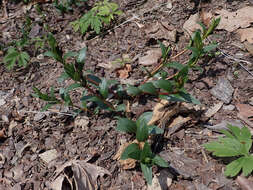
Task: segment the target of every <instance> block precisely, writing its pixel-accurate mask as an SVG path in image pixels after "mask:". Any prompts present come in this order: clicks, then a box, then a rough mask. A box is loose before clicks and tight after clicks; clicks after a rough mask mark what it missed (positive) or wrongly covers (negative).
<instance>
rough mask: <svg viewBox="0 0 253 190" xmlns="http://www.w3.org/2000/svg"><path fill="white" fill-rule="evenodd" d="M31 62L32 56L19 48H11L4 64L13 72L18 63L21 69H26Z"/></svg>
mask: <svg viewBox="0 0 253 190" xmlns="http://www.w3.org/2000/svg"><path fill="white" fill-rule="evenodd" d="M29 60H30V56H29V55H28V53H27V52H25V51H22V50H20V49H18V48H17V47H9V49H8V51H7V54H6V55H5V57H4V59H3V63H4V64H5V66H6V68H7V69H8V70H11V69H13V67H14V66H15V64H16V63H18V66H19V67H26V66H27V65H28V62H29Z"/></svg>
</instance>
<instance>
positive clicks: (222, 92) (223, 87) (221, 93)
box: [211, 77, 234, 104]
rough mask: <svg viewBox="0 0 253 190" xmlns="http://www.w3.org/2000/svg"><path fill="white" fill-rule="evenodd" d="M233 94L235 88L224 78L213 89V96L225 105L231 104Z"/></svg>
mask: <svg viewBox="0 0 253 190" xmlns="http://www.w3.org/2000/svg"><path fill="white" fill-rule="evenodd" d="M233 92H234V88H233V87H232V85H231V84H230V82H229V81H228V80H227V79H225V78H223V77H221V78H219V80H218V82H217V84H216V85H215V86H214V87H213V88H212V89H211V94H212V95H213V96H215V97H216V98H218V99H219V100H221V101H222V102H224V103H225V104H229V103H230V102H231V100H232V95H233Z"/></svg>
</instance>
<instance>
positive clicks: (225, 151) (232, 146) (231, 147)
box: [204, 138, 243, 157]
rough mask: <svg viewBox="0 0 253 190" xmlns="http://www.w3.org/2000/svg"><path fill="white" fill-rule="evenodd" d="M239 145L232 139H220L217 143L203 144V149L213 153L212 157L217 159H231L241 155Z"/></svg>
mask: <svg viewBox="0 0 253 190" xmlns="http://www.w3.org/2000/svg"><path fill="white" fill-rule="evenodd" d="M241 146H242V145H241V143H240V142H239V141H237V140H236V139H232V138H220V139H219V141H218V142H210V143H207V144H204V147H205V148H206V149H207V150H208V151H211V152H213V155H215V156H219V157H231V156H239V155H243V154H242V152H241V151H240V150H241Z"/></svg>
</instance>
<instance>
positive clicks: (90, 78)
mask: <svg viewBox="0 0 253 190" xmlns="http://www.w3.org/2000/svg"><path fill="white" fill-rule="evenodd" d="M86 78H87V80H88V82H90V83H92V84H96V85H99V83H101V82H102V80H101V79H100V78H98V77H97V76H95V75H90V74H88V75H86Z"/></svg>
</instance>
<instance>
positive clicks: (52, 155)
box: [39, 149, 58, 164]
mask: <svg viewBox="0 0 253 190" xmlns="http://www.w3.org/2000/svg"><path fill="white" fill-rule="evenodd" d="M39 157H40V158H41V159H42V160H43V161H44V162H45V163H47V164H49V163H50V162H51V161H52V160H54V159H56V158H57V157H58V153H57V151H56V149H52V150H48V151H46V152H43V153H41V154H39Z"/></svg>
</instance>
